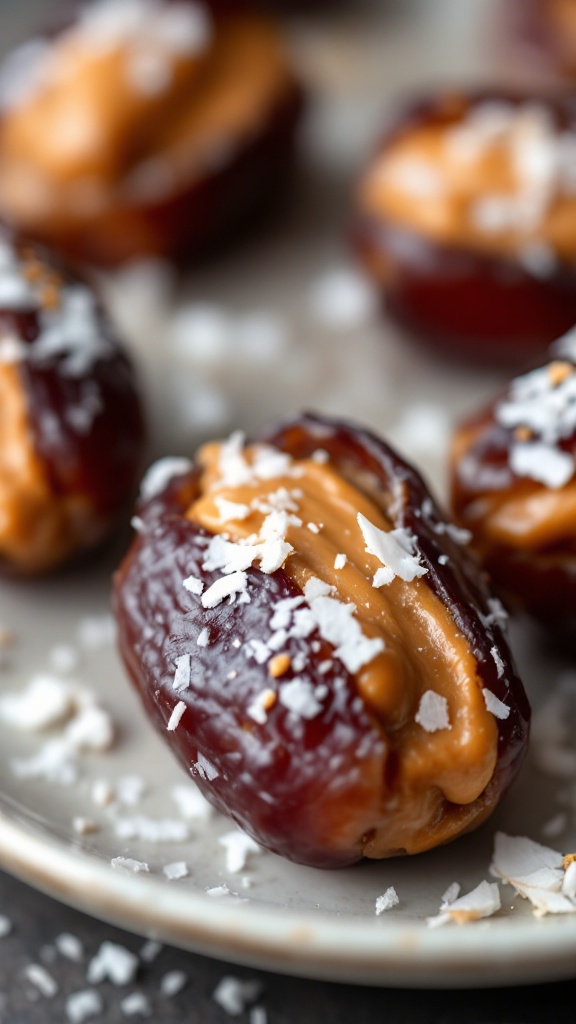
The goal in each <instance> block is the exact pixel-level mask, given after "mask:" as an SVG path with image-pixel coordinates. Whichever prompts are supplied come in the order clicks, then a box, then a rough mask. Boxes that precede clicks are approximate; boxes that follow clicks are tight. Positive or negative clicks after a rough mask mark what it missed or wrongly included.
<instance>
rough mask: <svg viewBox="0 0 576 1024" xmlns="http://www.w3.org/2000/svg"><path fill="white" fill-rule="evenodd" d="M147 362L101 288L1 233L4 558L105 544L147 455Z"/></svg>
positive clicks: (51, 559) (59, 554)
mask: <svg viewBox="0 0 576 1024" xmlns="http://www.w3.org/2000/svg"><path fill="white" fill-rule="evenodd" d="M144 420H145V416H144V410H143V403H142V399H141V397H140V393H139V386H138V381H137V377H136V373H135V370H134V368H133V366H132V364H131V362H130V360H129V359H128V356H127V355H126V353H125V352H124V351H123V349H122V347H121V346H120V344H119V343H118V341H117V339H116V337H115V335H114V332H113V330H112V328H111V325H110V324H109V323H108V321H107V318H106V316H105V314H104V311H103V309H102V307H101V305H100V303H99V301H98V298H97V296H96V295H95V293H94V291H93V290H92V288H91V287H89V286H88V285H87V284H86V283H85V282H84V281H81V280H80V279H78V278H77V277H75V276H74V275H72V274H71V273H70V271H69V270H67V269H65V268H64V267H63V266H62V264H61V263H60V261H59V260H58V259H57V258H56V257H55V256H54V255H53V254H52V253H50V252H48V251H47V250H45V249H43V248H40V247H39V246H38V245H36V244H32V243H31V242H29V241H28V240H24V239H21V238H20V239H18V238H14V236H13V235H12V234H11V232H9V231H8V230H6V229H4V228H3V229H1V230H0V439H1V444H0V564H1V565H2V567H3V568H4V569H8V570H15V571H17V572H23V573H30V574H34V573H40V572H45V571H47V570H49V569H53V568H55V567H56V566H58V565H60V564H62V563H63V562H65V561H67V560H68V559H69V558H70V557H72V556H73V555H75V554H77V553H78V552H80V551H82V550H85V549H88V548H91V547H93V546H95V545H96V544H98V543H100V542H101V541H102V540H103V539H104V538H105V537H106V536H107V535H108V534H109V533H110V532H111V530H112V529H113V528H114V527H115V525H116V524H117V522H118V520H119V518H120V517H121V515H122V512H123V511H124V513H126V512H127V511H128V507H129V505H130V502H131V501H132V500H133V495H134V491H135V487H136V483H137V480H138V478H139V476H140V474H141V471H142V464H143V459H144V457H145V454H144V453H145V434H146V430H145V422H144Z"/></svg>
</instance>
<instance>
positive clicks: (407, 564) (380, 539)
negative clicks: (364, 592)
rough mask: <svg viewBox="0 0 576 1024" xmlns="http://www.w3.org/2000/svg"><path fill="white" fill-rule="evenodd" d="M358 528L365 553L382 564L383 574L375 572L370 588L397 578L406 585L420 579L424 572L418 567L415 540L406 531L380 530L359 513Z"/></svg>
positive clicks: (425, 571) (380, 571)
mask: <svg viewBox="0 0 576 1024" xmlns="http://www.w3.org/2000/svg"><path fill="white" fill-rule="evenodd" d="M357 519H358V525H359V527H360V529H361V531H362V536H363V537H364V541H365V543H366V551H367V552H368V554H370V555H374V556H375V557H376V558H378V559H379V561H380V562H382V565H383V566H384V571H383V570H381V569H379V570H377V572H376V574H375V577H374V586H376V587H380V586H386V585H388V584H389V583H391V582H392V580H393V579H394V578H395V577H396V576H399V577H400V579H402V580H404V581H405V582H406V583H411V582H412V580H415V579H418V578H419V577H420V576H424V575H425V574H426V573H427V572H428V570H427V569H426V568H425V567H424V566H423V565H420V555H419V554H418V552H417V547H416V538H415V537H414V536H412V534H411V533H409V532H408V530H405V529H403V528H402V527H400V528H399V529H397V530H390V531H389V532H386V531H385V530H380V529H379V528H378V527H377V526H374V524H373V523H371V522H370V520H368V519H366V517H365V516H363V515H362V513H361V512H359V513H358V516H357Z"/></svg>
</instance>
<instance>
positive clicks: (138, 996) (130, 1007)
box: [120, 992, 152, 1017]
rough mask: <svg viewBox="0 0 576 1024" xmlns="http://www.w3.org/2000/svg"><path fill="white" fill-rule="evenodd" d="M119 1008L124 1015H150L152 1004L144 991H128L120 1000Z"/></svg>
mask: <svg viewBox="0 0 576 1024" xmlns="http://www.w3.org/2000/svg"><path fill="white" fill-rule="evenodd" d="M120 1009H121V1011H122V1013H123V1014H124V1016H125V1017H150V1016H151V1014H152V1004H151V1003H150V1000H149V998H148V996H147V995H145V994H144V992H130V993H129V994H128V995H127V996H124V998H123V999H121V1000H120Z"/></svg>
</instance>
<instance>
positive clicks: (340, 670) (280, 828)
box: [113, 415, 530, 868]
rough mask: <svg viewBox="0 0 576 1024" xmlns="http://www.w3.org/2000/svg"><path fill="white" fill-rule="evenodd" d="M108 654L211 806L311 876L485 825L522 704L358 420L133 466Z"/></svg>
mask: <svg viewBox="0 0 576 1024" xmlns="http://www.w3.org/2000/svg"><path fill="white" fill-rule="evenodd" d="M138 516H139V520H140V526H139V532H138V535H137V536H136V537H135V539H134V542H133V544H132V546H131V548H130V550H129V552H128V554H127V556H126V558H125V559H124V561H123V563H122V565H121V566H120V567H119V569H118V571H117V573H116V575H115V580H114V597H113V604H114V611H115V615H116V619H117V623H118V631H119V645H120V651H121V654H122V657H123V660H124V663H125V666H126V668H127V672H128V675H129V677H130V678H131V680H132V682H133V683H134V685H135V687H136V689H137V691H138V693H139V695H140V697H141V699H142V701H143V703H144V706H145V708H146V710H147V712H148V714H149V716H150V719H151V721H152V723H153V724H154V726H155V727H156V729H157V730H158V731H159V733H160V735H161V736H162V737H163V738H164V740H165V741H166V742H167V743H168V744H169V746H170V748H171V750H172V751H173V753H174V754H175V756H176V757H177V758H178V759H179V761H180V762H181V764H182V765H183V767H184V768H185V770H186V771H187V772H188V773H191V775H192V777H193V778H194V779H195V781H196V783H197V784H198V786H199V787H200V789H201V790H202V791H203V792H204V794H205V795H206V796H207V798H208V799H209V800H210V801H211V802H212V803H213V804H214V805H215V806H216V807H217V808H218V809H219V810H220V811H221V812H222V813H224V814H226V815H228V816H229V817H230V818H232V819H233V820H234V821H235V822H236V823H237V824H238V825H239V826H240V827H241V828H242V829H244V830H246V831H247V832H248V833H249V834H250V835H251V836H252V837H253V838H254V839H256V840H257V841H258V842H259V843H261V844H262V845H263V846H264V847H266V848H267V849H270V850H273V851H274V852H275V853H278V854H280V855H282V856H284V857H286V858H289V859H291V860H294V861H297V862H299V863H303V864H308V865H312V866H315V867H322V868H334V867H338V866H343V865H348V864H352V863H354V862H355V861H357V860H359V859H361V858H362V857H369V858H381V857H389V856H394V855H398V854H405V853H410V854H412V853H418V852H421V851H424V850H427V849H430V848H432V847H434V846H437V845H439V844H442V843H446V842H448V841H450V840H451V839H453V838H455V837H456V836H457V835H459V834H461V833H462V832H465V831H468V830H469V829H471V828H474V827H475V826H477V825H478V824H480V822H482V821H483V820H484V819H485V818H486V817H487V816H488V815H489V814H490V812H491V811H492V810H493V808H494V807H495V806H496V804H497V803H498V801H499V799H500V797H501V795H502V793H503V792H504V791H505V790H506V789H507V788H508V787H509V785H510V784H511V782H512V780H513V778H514V777H515V775H516V773H517V771H518V768H519V766H520V764H521V761H522V758H523V754H524V751H525V745H526V740H527V734H528V723H529V716H530V712H529V706H528V703H527V699H526V696H525V694H524V691H523V688H522V684H521V682H520V680H519V678H518V676H517V673H516V670H515V668H514V665H513V662H512V658H511V655H510V651H509V648H508V645H507V642H506V638H505V635H504V632H503V627H502V619H501V613H502V610H501V608H500V606H499V604H498V602H497V601H495V600H494V599H493V597H492V596H491V594H490V593H489V592H488V591H487V590H486V587H485V584H484V582H483V579H482V577H481V575H480V573H479V571H478V569H477V567H476V563H475V562H474V560H473V559H472V558H471V557H470V555H469V553H468V552H467V550H466V546H465V543H464V541H465V540H466V537H465V535H463V534H462V531H459V530H458V529H457V528H456V527H455V526H454V525H453V524H452V523H450V522H448V521H447V520H446V518H445V516H444V515H443V513H442V512H441V510H440V509H439V508H438V506H437V505H436V504H435V502H434V501H433V499H432V497H431V496H430V494H429V493H428V491H427V489H426V486H425V484H424V483H423V481H422V480H421V478H420V477H419V476H418V475H417V474H416V472H415V471H414V470H413V469H412V468H411V467H410V466H408V465H407V464H406V463H405V462H404V461H403V460H402V459H401V458H399V456H398V455H396V454H395V453H394V452H393V451H392V450H391V449H390V448H389V447H388V446H387V445H386V444H385V443H384V442H383V441H381V440H379V439H378V438H377V437H375V436H374V435H372V434H371V433H369V432H368V431H366V430H363V429H362V428H360V427H358V426H355V425H350V424H346V423H342V422H336V421H331V420H328V419H324V418H320V417H317V416H312V415H308V416H302V417H298V418H296V419H293V420H291V421H288V422H285V423H283V424H279V425H276V426H273V427H272V428H271V429H270V430H269V431H267V432H265V433H263V434H262V435H261V436H260V437H258V438H255V439H252V440H251V441H249V442H248V441H246V440H245V439H244V438H243V437H242V435H239V434H236V435H233V436H232V437H231V438H229V439H228V441H226V442H223V443H219V444H216V443H215V444H211V445H208V446H205V447H204V448H203V449H202V450H201V451H200V453H199V454H198V456H197V459H196V460H195V461H194V462H189V463H186V462H182V460H176V461H164V462H161V463H159V464H157V465H156V466H155V467H153V468H152V470H150V471H149V473H148V474H147V476H146V477H145V479H144V483H143V497H142V500H141V505H140V507H139V510H138Z"/></svg>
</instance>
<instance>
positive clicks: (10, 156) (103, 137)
mask: <svg viewBox="0 0 576 1024" xmlns="http://www.w3.org/2000/svg"><path fill="white" fill-rule="evenodd" d="M46 38H47V40H48V42H47V45H46V47H45V48H43V47H40V46H37V47H35V48H34V47H31V46H28V47H22V48H21V50H18V51H16V52H15V53H14V54H12V55H8V57H7V58H6V59H5V64H4V68H3V81H4V82H5V83H6V84H5V86H4V93H5V95H2V86H0V101H1V103H2V118H1V120H0V210H1V212H2V216H3V217H4V219H5V220H7V221H8V222H10V223H11V224H13V225H14V226H15V227H16V228H18V229H20V230H23V231H26V232H27V233H30V234H32V235H33V236H34V237H36V238H38V239H41V240H42V241H44V242H46V243H48V244H50V245H53V246H55V247H56V248H58V249H59V250H60V251H62V252H64V253H66V255H67V256H69V257H71V258H73V259H74V260H76V261H79V262H85V263H91V264H98V265H104V266H110V265H117V264H121V263H123V262H126V261H128V260H131V259H134V258H137V257H142V256H164V257H166V258H169V259H174V260H185V259H189V258H195V257H198V256H203V255H205V254H206V252H207V251H210V250H212V249H213V248H214V247H215V246H217V245H220V244H221V243H223V242H225V241H227V240H228V239H229V237H230V236H231V235H233V234H235V233H236V232H237V231H238V230H240V229H241V228H242V229H244V228H246V227H247V226H249V225H250V224H251V223H252V221H253V220H254V219H255V218H257V217H258V215H260V214H264V213H265V212H267V211H268V210H269V209H275V208H276V206H277V204H278V199H279V197H280V196H281V195H282V193H283V189H284V186H285V185H286V184H287V182H288V180H289V177H290V171H291V168H292V165H293V155H294V148H295V133H296V128H297V125H298V123H299V121H300V115H301V112H302V107H303V93H302V89H301V88H300V86H299V84H298V83H297V82H296V79H295V77H294V75H293V72H292V69H291V65H290V61H289V58H288V56H287V54H286V52H285V47H284V43H283V40H282V37H281V32H280V29H279V28H278V27H277V26H276V25H275V24H274V22H273V21H272V20H270V19H269V18H268V17H266V16H265V15H262V14H261V13H258V12H257V11H251V10H250V6H249V5H246V4H243V3H240V2H238V3H236V2H229V3H226V2H225V0H211V2H203V3H198V2H195V0H194V2H193V0H161V2H159V3H158V4H154V5H150V4H148V3H146V2H145V0H135V2H131V3H126V2H125V0H118V4H117V5H112V4H110V3H105V2H103V0H91V2H90V3H87V4H83V5H81V9H80V13H79V14H78V15H77V16H76V18H72V19H69V20H68V21H67V22H66V23H65V24H64V25H63V26H62V27H59V28H58V29H57V30H54V31H52V32H51V33H49V34H47V36H46ZM26 61H27V62H28V65H29V66H28V65H27V72H28V77H29V79H30V80H31V81H33V82H34V83H35V85H34V87H31V88H30V89H28V90H27V91H26V92H25V94H22V93H21V92H19V91H18V81H19V80H20V79H19V78H17V75H18V73H19V72H18V69H19V68H20V67H21V63H22V62H26ZM19 62H20V63H19ZM12 66H14V67H15V72H14V75H15V83H11V67H12ZM20 77H22V76H20ZM72 122H73V123H74V124H81V125H84V126H85V127H84V130H83V131H76V132H75V133H74V134H73V137H71V135H70V132H69V131H68V129H67V125H68V124H69V123H72ZM71 138H72V141H71ZM48 140H49V141H48Z"/></svg>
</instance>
